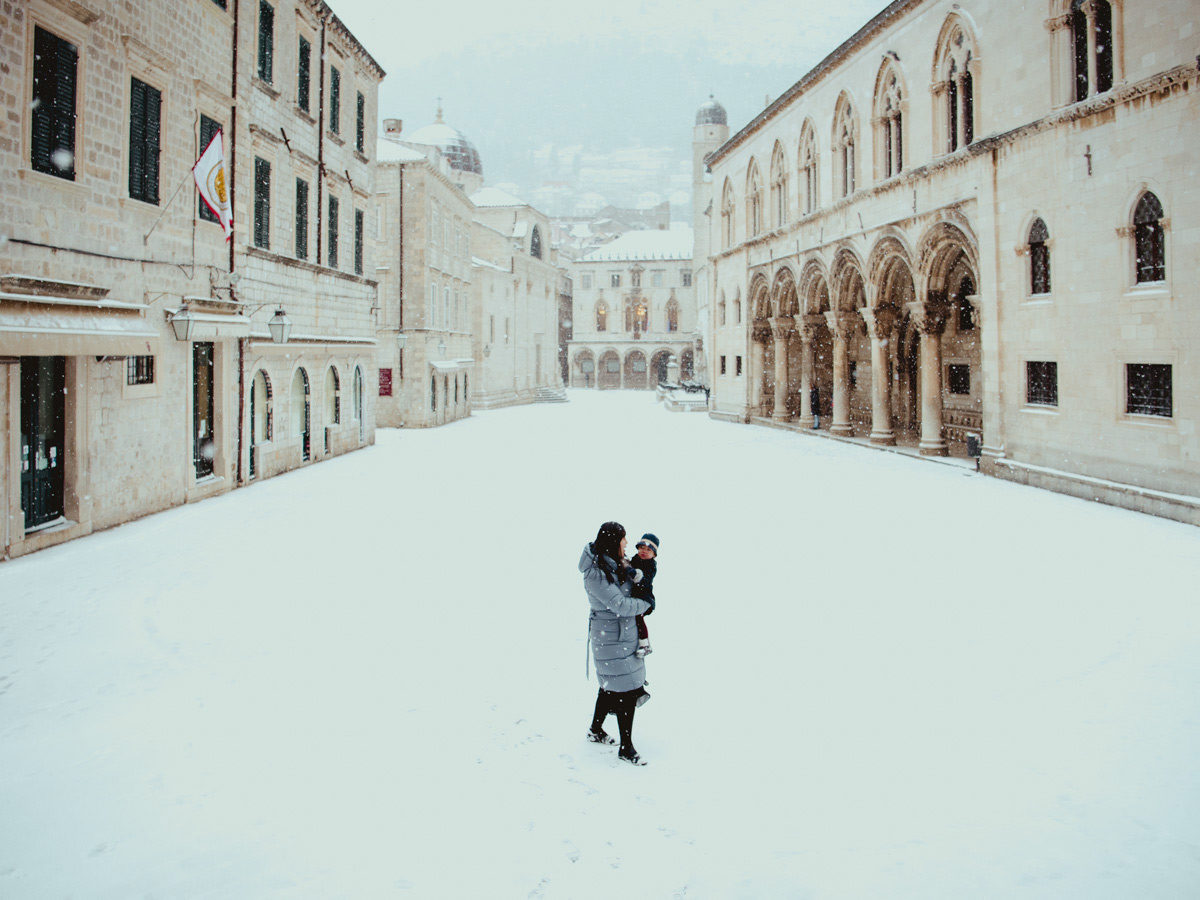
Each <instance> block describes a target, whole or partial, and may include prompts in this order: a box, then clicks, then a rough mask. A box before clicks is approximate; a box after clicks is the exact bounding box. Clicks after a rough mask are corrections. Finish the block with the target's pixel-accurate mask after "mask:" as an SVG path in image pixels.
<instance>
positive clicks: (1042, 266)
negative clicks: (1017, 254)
mask: <svg viewBox="0 0 1200 900" xmlns="http://www.w3.org/2000/svg"><path fill="white" fill-rule="evenodd" d="M1049 241H1050V230H1049V229H1048V228H1046V223H1045V222H1043V221H1042V220H1041V219H1040V218H1039V219H1034V221H1033V225H1032V226H1030V228H1029V293H1031V294H1048V293H1050V247H1049Z"/></svg>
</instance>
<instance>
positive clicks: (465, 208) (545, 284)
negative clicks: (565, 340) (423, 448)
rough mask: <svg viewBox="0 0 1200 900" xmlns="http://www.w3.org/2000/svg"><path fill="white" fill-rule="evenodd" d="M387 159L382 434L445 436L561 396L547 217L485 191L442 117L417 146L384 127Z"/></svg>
mask: <svg viewBox="0 0 1200 900" xmlns="http://www.w3.org/2000/svg"><path fill="white" fill-rule="evenodd" d="M380 147H381V151H380V152H381V157H382V159H381V166H380V176H379V187H378V190H377V201H378V203H379V210H380V212H379V216H380V218H379V222H378V228H379V234H380V236H381V255H380V278H381V290H380V306H381V310H380V313H381V318H380V319H379V326H378V328H379V330H378V335H379V345H378V351H377V361H378V365H379V390H380V394H381V397H380V399H379V404H380V407H379V408H380V417H381V418H380V423H381V424H386V425H391V426H396V427H399V426H406V427H428V426H433V425H443V424H445V423H447V422H451V421H454V420H456V419H460V418H463V417H464V416H468V415H470V413H471V411H472V410H473V409H487V408H491V407H495V406H506V405H509V404H512V403H526V402H530V401H531V400H533V399H535V398H536V397H537V395H538V392H539V389H540V390H541V391H542V392H546V391H554V390H560V389H561V379H560V378H559V377H558V374H557V356H558V344H557V340H558V333H557V328H558V325H557V322H558V314H557V303H558V278H559V272H558V269H557V267H556V264H555V261H554V255H555V254H554V250H553V249H552V248H551V246H550V244H549V240H548V237H549V233H550V229H549V220H548V219H547V217H546V216H545V215H543V214H542V213H541V212H539V211H537V210H535V209H533V208H532V207H530V206H529V205H528V204H526V203H524V202H523V201H521V200H518V199H517V198H516V197H513V196H512V195H510V194H508V193H506V192H504V191H501V190H498V189H496V188H485V187H483V163H482V160H481V159H480V156H479V151H478V150H476V149H475V146H474V144H472V143H471V141H470V140H469V139H468V138H467V137H466V136H465V135H464V134H463V133H462V132H460V131H459V130H458V129H457V128H455V127H453V126H452V125H450V124H448V123H446V122H445V121H444V119H443V116H442V110H441V108H440V107H439V109H438V112H437V118H436V120H435V121H434V122H433V123H432V124H431V125H426V126H425V127H423V128H420V129H417V130H416V131H415V132H413V133H412V134H411V135H408V136H402V134H401V123H400V121H399V120H397V119H386V120H384V139H383V140H382V141H381V142H380ZM389 392H390V395H389Z"/></svg>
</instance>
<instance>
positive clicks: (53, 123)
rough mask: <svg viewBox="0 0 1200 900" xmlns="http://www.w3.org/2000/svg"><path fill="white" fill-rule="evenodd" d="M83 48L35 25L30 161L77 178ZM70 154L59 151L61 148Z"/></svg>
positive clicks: (39, 167)
mask: <svg viewBox="0 0 1200 900" xmlns="http://www.w3.org/2000/svg"><path fill="white" fill-rule="evenodd" d="M78 67H79V51H78V50H77V49H76V47H75V45H74V44H72V43H70V42H69V41H65V40H63V39H62V38H60V37H58V36H57V35H54V34H51V33H50V32H48V31H45V30H44V29H41V28H35V29H34V63H33V101H34V103H33V121H32V126H33V127H32V135H31V138H32V140H31V145H32V146H31V148H30V149H31V152H30V165H31V166H32V167H33V169H34V170H35V171H38V172H45V173H47V174H49V175H56V176H58V177H59V178H66V179H68V180H70V181H74V180H75V82H76V73H77V70H78ZM60 150H61V151H66V153H67V154H68V155H66V156H63V155H58V156H56V153H57V151H60Z"/></svg>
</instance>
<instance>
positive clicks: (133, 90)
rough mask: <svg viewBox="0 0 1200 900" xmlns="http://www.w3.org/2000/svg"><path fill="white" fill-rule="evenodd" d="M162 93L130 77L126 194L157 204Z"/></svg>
mask: <svg viewBox="0 0 1200 900" xmlns="http://www.w3.org/2000/svg"><path fill="white" fill-rule="evenodd" d="M161 116H162V93H161V92H160V91H159V90H158V89H157V88H152V87H150V85H148V84H145V83H143V82H141V81H138V80H137V79H136V78H133V79H131V80H130V88H129V196H130V197H132V198H133V199H135V200H143V201H145V202H146V203H155V204H156V203H158V146H159V134H160V132H161Z"/></svg>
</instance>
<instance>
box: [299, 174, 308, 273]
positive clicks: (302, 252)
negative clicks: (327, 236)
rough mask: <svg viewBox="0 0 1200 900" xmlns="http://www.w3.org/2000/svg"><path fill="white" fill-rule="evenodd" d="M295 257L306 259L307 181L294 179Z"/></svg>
mask: <svg viewBox="0 0 1200 900" xmlns="http://www.w3.org/2000/svg"><path fill="white" fill-rule="evenodd" d="M296 259H308V183H307V182H306V181H304V180H303V179H300V178H297V179H296Z"/></svg>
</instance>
